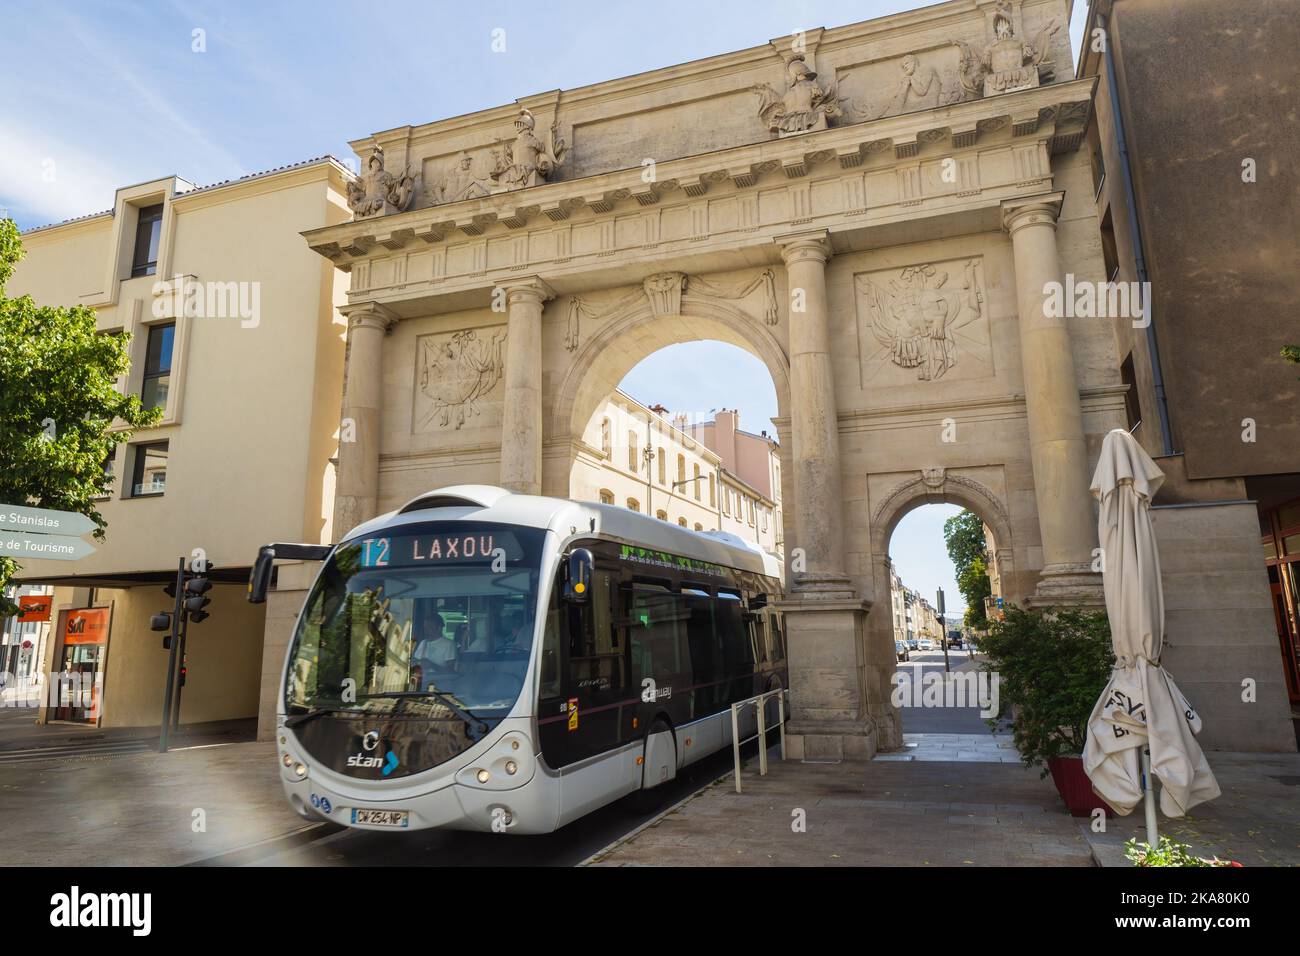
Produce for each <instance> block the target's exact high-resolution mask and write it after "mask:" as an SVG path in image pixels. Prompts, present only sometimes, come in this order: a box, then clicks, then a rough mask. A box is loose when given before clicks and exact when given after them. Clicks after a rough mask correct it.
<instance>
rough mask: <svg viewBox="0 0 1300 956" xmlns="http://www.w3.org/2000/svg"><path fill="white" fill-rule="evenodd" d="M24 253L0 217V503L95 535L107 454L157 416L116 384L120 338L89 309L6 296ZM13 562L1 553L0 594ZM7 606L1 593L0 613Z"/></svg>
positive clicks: (121, 364) (122, 360)
mask: <svg viewBox="0 0 1300 956" xmlns="http://www.w3.org/2000/svg"><path fill="white" fill-rule="evenodd" d="M22 257H23V246H22V239H21V238H20V236H19V234H18V227H17V226H16V225H14V223H13V221H12V220H10V219H2V220H0V503H3V504H13V505H29V506H32V507H36V508H52V509H55V510H59V511H75V512H78V513H80V514H83V515H86V516H87V517H88V518H90V519H91V520H92V521H94V522H95V525H96V530H95V533H94V534H95V537H96V538H97V539H101V540H102V539H103V537H104V528H105V527H106V526H107V523H106V522H105V521H104V518H103V516H102V515H101V514H100V513H99V510H98V508H97V507H96V500H95V499H96V498H97V497H99V496H101V495H102V494H103V485H104V462H105V460H106V459H107V458H108V454H109V451H110V450H111V449H112V448H113V447H114V445H116V444H118V443H121V442H124V441H126V440H127V439H129V438H130V437H131V434H132V431H133V430H134V429H136V428H142V427H146V426H148V425H152V424H154V423H156V422H157V421H158V419H159V418H160V417H161V415H162V413H161V411H160V410H157V409H153V410H145V408H144V407H143V406H142V405H141V404H140V399H139V398H137V397H135V396H134V395H123V394H122V393H121V392H119V391H117V388H116V382H117V379H118V377H119V376H121V375H123V374H124V373H125V372H126V370H127V366H128V358H127V344H128V343H127V336H126V335H103V334H101V333H99V332H97V331H96V330H95V313H94V311H92V310H91V309H88V308H85V307H84V306H72V307H62V306H41V305H37V304H36V303H35V302H34V301H32V299H31V297H30V296H25V295H24V296H19V297H17V298H9V297H8V295H7V294H6V292H5V289H6V287H7V285H8V283H9V279H10V278H11V277H12V275H13V271H14V267H15V266H16V265H17V264H18V262H19V260H20V259H22ZM115 422H116V428H115ZM17 569H18V564H17V562H16V561H14V560H13V559H12V558H2V557H0V592H2V589H3V588H4V586H5V585H6V584H8V582H9V579H10V578H11V577H12V576H13V575H14V573H15V572H16V571H17ZM14 611H15V608H14V606H13V605H12V604H10V603H9V602H8V601H6V600H5V599H4V598H3V597H0V614H12V613H14Z"/></svg>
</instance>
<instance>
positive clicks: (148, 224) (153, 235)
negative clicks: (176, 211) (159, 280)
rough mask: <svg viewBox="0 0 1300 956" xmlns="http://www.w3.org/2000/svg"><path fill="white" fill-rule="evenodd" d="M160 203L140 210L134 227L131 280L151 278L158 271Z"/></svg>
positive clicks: (160, 234)
mask: <svg viewBox="0 0 1300 956" xmlns="http://www.w3.org/2000/svg"><path fill="white" fill-rule="evenodd" d="M162 214H163V207H162V203H159V204H158V205H156V206H144V207H142V208H141V209H140V215H139V218H138V219H137V220H136V225H135V252H134V254H133V255H132V256H131V278H133V279H134V278H135V277H136V276H151V275H153V274H154V273H155V272H157V271H158V240H159V239H160V238H161V237H162Z"/></svg>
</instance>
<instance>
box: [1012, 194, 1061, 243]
mask: <svg viewBox="0 0 1300 956" xmlns="http://www.w3.org/2000/svg"><path fill="white" fill-rule="evenodd" d="M1064 201H1065V193H1062V192H1056V193H1045V194H1043V195H1040V196H1029V197H1026V198H1023V199H1006V200H1003V202H1002V228H1003V229H1005V230H1006V231H1007V232H1008V233H1011V234H1012V235H1014V234H1015V232H1016V230H1017V229H1019V228H1021V227H1022V226H1032V225H1043V224H1047V225H1049V226H1051V227H1053V228H1055V227H1056V220H1057V217H1058V216H1060V215H1061V203H1062V202H1064Z"/></svg>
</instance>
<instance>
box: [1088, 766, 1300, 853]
mask: <svg viewBox="0 0 1300 956" xmlns="http://www.w3.org/2000/svg"><path fill="white" fill-rule="evenodd" d="M1206 757H1207V758H1208V759H1209V761H1210V768H1211V769H1212V770H1213V771H1214V776H1215V777H1216V778H1217V779H1218V781H1219V787H1220V789H1221V790H1223V794H1222V796H1220V797H1219V798H1218V799H1217V800H1211V801H1210V802H1209V803H1203V804H1201V805H1200V806H1198V807H1193V808H1192V812H1191V813H1189V814H1188V815H1187V816H1186V817H1183V818H1182V819H1180V820H1170V819H1168V818H1166V817H1164V816H1163V815H1162V816H1161V817H1160V820H1159V823H1158V826H1159V828H1160V833H1162V834H1164V835H1165V836H1168V837H1169V838H1170V839H1171V840H1177V841H1178V842H1180V843H1186V844H1188V845H1189V846H1191V847H1192V849H1193V851H1194V852H1195V853H1196V855H1197V856H1202V857H1207V858H1208V857H1213V856H1217V857H1218V858H1219V859H1221V860H1236V861H1237V862H1239V863H1242V864H1244V865H1245V866H1300V754H1246V753H1226V752H1215V751H1210V752H1208V753H1207V754H1206ZM1157 796H1158V794H1157ZM1080 831H1081V832H1082V834H1083V836H1084V838H1085V839H1086V840H1087V841H1088V842H1089V844H1090V845H1091V846H1092V849H1093V854H1094V855H1095V857H1096V859H1097V862H1098V863H1100V864H1101V865H1102V866H1128V865H1129V862H1128V860H1127V859H1126V858H1125V857H1124V841H1126V840H1127V839H1129V838H1130V837H1136V838H1137V840H1138V842H1140V843H1145V842H1146V840H1147V836H1146V818H1145V816H1144V815H1143V811H1142V805H1141V804H1139V805H1138V806H1137V807H1136V808H1135V809H1134V810H1133V812H1132V813H1131V814H1129V815H1128V816H1127V817H1115V818H1113V819H1111V820H1107V821H1106V832H1105V833H1093V832H1092V829H1091V827H1090V826H1089V823H1088V821H1087V820H1082V821H1080Z"/></svg>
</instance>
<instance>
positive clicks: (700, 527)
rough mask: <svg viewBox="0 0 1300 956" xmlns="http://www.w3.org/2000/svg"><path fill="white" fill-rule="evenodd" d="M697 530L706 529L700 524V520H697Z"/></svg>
mask: <svg viewBox="0 0 1300 956" xmlns="http://www.w3.org/2000/svg"><path fill="white" fill-rule="evenodd" d="M695 530H696V531H703V530H704V525H702V524H700V523H699V522H698V521H697V522H695Z"/></svg>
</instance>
